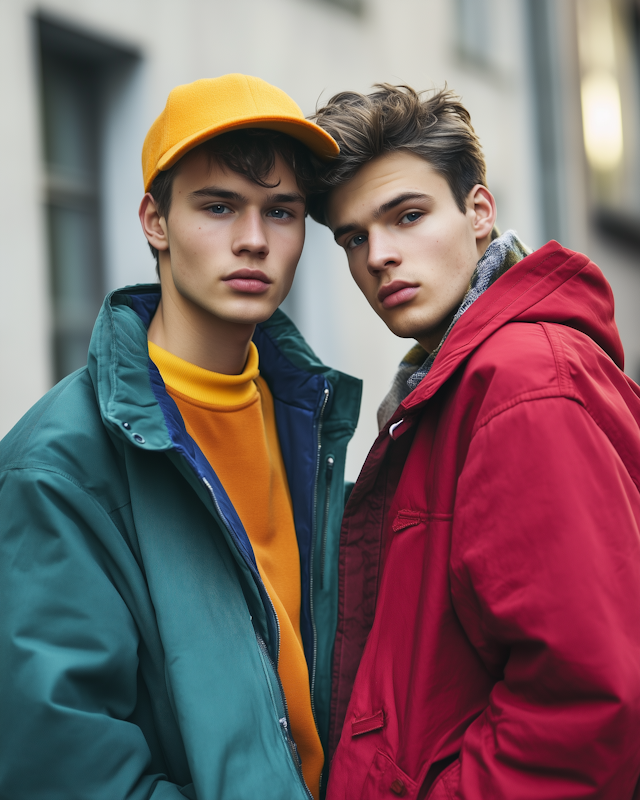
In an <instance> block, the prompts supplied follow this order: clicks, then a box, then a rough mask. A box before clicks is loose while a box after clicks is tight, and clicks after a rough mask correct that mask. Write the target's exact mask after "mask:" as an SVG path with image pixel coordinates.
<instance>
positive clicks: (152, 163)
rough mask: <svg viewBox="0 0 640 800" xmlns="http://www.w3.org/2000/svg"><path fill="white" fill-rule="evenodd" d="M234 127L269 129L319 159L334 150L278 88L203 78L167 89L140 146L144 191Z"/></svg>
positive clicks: (239, 78)
mask: <svg viewBox="0 0 640 800" xmlns="http://www.w3.org/2000/svg"><path fill="white" fill-rule="evenodd" d="M239 128H269V129H270V130H276V131H281V132H282V133H287V134H289V136H292V137H293V138H294V139H299V140H300V141H301V142H302V143H303V144H305V145H306V146H307V147H308V148H309V149H310V150H311V151H312V152H313V153H315V154H316V155H317V156H318V157H319V158H321V159H323V160H325V161H326V160H329V159H331V158H334V157H335V156H337V155H338V153H339V152H340V148H339V147H338V145H337V143H336V141H335V140H334V139H333V138H332V137H331V136H329V134H328V133H326V132H325V131H323V130H322V128H320V127H319V126H318V125H314V123H313V122H309V121H308V120H306V119H305V118H304V114H303V113H302V111H301V110H300V107H299V106H298V105H297V104H296V103H294V101H293V100H292V99H291V98H290V97H289V95H287V94H285V93H284V92H283V91H282V90H281V89H278V88H276V87H275V86H271V84H269V83H267V82H266V81H263V80H261V79H260V78H253V77H251V76H250V75H240V74H238V73H235V74H232V75H223V76H222V77H220V78H203V79H202V80H199V81H194V82H193V83H186V84H184V85H183V86H176V88H175V89H173V90H172V91H171V92H170V93H169V97H168V98H167V105H166V106H165V108H164V111H163V112H162V113H161V114H160V116H159V117H158V118H157V119H156V121H155V122H154V123H153V125H152V126H151V128H149V132H148V133H147V136H146V138H145V140H144V145H143V146H142V176H143V178H144V189H145V192H148V191H149V187H150V186H151V183H152V181H153V179H154V178H155V177H156V175H157V174H158V173H159V172H162V171H163V170H165V169H169V167H170V166H172V165H173V164H175V163H176V161H178V160H179V159H180V158H182V156H183V155H184V154H185V153H186V152H188V151H189V150H191V149H192V148H194V147H196V146H197V145H199V144H201V143H202V142H204V141H206V140H207V139H211V138H212V137H213V136H218V135H219V134H221V133H225V132H226V131H231V130H238V129H239Z"/></svg>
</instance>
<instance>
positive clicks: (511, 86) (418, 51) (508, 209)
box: [0, 0, 640, 479]
mask: <svg viewBox="0 0 640 800" xmlns="http://www.w3.org/2000/svg"><path fill="white" fill-rule="evenodd" d="M541 1H543V2H546V0H541ZM579 1H580V0H579ZM475 2H476V3H478V4H479V5H481V6H482V8H483V15H484V18H485V19H486V31H485V32H484V34H483V36H482V39H481V41H480V45H479V46H480V50H479V52H478V53H474V52H470V51H469V45H468V42H467V43H465V40H464V37H462V38H461V26H460V17H459V14H460V13H462V12H463V11H464V8H463V7H464V6H465V3H463V2H453V1H452V0H394V2H393V3H389V2H387V0H363V3H362V6H363V11H362V13H361V14H355V13H353V12H351V11H349V10H345V9H344V8H341V7H340V5H339V3H338V2H324V1H323V0H270V2H268V3H265V2H264V0H235V2H233V3H228V2H221V1H220V0H208V2H204V0H179V1H178V0H112V1H111V2H110V3H103V2H97V0H41V2H39V3H37V4H36V3H34V2H32V1H31V0H1V2H0V97H1V98H2V108H3V118H4V120H5V122H4V123H3V124H2V125H1V126H0V152H2V153H3V154H4V158H3V160H2V163H1V164H0V177H1V179H2V185H3V192H2V194H1V196H0V203H1V204H2V209H1V212H2V213H1V214H0V231H1V234H2V235H1V242H2V260H1V262H0V274H1V275H2V281H3V283H2V285H3V289H4V291H3V292H1V293H0V337H1V339H0V341H1V342H2V344H1V346H0V372H1V374H2V375H3V379H4V380H3V384H4V391H3V392H2V393H1V394H0V435H2V434H4V433H5V432H6V431H7V430H8V429H9V428H10V427H11V426H12V425H13V424H14V423H15V422H16V421H17V420H18V419H19V417H20V416H21V415H22V414H23V413H24V412H25V411H26V410H27V408H28V407H29V406H30V405H31V404H32V403H33V402H35V401H36V400H37V399H38V397H39V396H40V395H41V394H42V393H44V392H45V391H46V390H47V389H48V388H49V387H50V386H51V382H52V375H53V372H52V367H51V342H50V334H51V302H50V276H49V265H48V244H47V233H46V220H45V215H44V211H43V209H44V199H43V198H44V194H43V192H44V189H43V149H42V135H41V129H42V115H41V109H40V100H39V98H40V86H39V66H38V57H39V56H38V39H37V36H36V20H37V19H38V18H45V17H46V18H47V19H51V20H53V21H55V22H57V23H58V24H60V25H62V26H68V27H69V28H72V29H77V30H78V31H80V32H84V33H85V34H86V35H87V36H89V37H96V38H97V39H103V40H105V41H106V42H107V44H110V45H112V46H113V47H115V48H121V49H122V50H123V52H126V53H128V54H129V56H128V57H127V58H128V60H126V59H125V60H123V61H122V63H120V64H119V66H117V67H114V68H113V69H112V70H111V73H110V76H109V81H108V85H107V90H106V93H105V100H104V106H105V108H104V113H103V135H102V144H101V172H102V204H101V209H102V210H101V214H102V218H103V229H104V233H105V240H104V262H105V274H106V279H105V280H106V286H105V289H107V290H108V289H111V288H115V287H116V286H119V285H123V284H126V283H135V282H140V281H153V280H154V278H155V276H154V268H153V261H152V259H151V256H150V254H149V252H148V250H147V247H146V242H145V240H144V238H143V236H142V233H141V231H140V228H139V223H138V220H137V207H138V204H139V201H140V198H141V196H142V193H143V189H142V179H141V173H140V161H139V158H140V150H141V146H142V141H143V138H144V135H145V133H146V130H147V129H148V127H149V125H150V124H151V122H152V121H153V119H154V118H155V117H156V116H157V114H158V113H159V112H160V110H161V109H162V107H163V105H164V103H165V100H166V96H167V94H168V92H169V91H170V90H171V88H173V87H174V86H175V85H177V84H180V83H186V82H189V81H192V80H195V79H197V78H201V77H211V76H215V75H219V74H223V73H227V72H245V73H248V74H253V75H258V76H260V77H262V78H264V79H265V80H267V81H269V82H271V83H274V84H276V85H277V86H279V87H281V88H282V89H284V90H285V91H286V92H288V93H289V94H290V95H291V96H292V97H293V98H294V99H295V100H296V101H297V102H298V103H299V105H300V106H301V107H302V109H303V111H304V112H305V113H312V112H313V110H314V108H315V106H316V103H317V102H318V101H320V102H321V103H322V102H323V101H325V100H327V99H328V98H329V97H330V96H331V95H332V94H333V93H334V92H336V91H339V90H341V89H347V88H349V89H357V90H360V91H366V90H367V89H368V88H369V87H370V86H371V85H372V84H373V83H375V82H379V81H388V82H392V83H408V84H410V85H413V86H414V87H416V88H425V89H426V88H430V87H432V86H436V87H440V86H442V85H443V84H444V83H445V82H446V83H447V84H448V85H449V87H450V88H452V89H454V90H455V91H456V92H458V93H459V94H460V95H461V96H462V98H463V100H464V102H465V103H466V105H467V106H468V108H469V110H470V111H471V115H472V119H473V121H474V125H475V127H476V130H477V131H478V133H479V134H480V137H481V140H482V142H483V145H484V149H485V153H486V156H487V162H488V177H489V186H490V188H491V190H492V191H493V192H494V194H495V195H496V198H497V201H498V209H499V217H498V222H499V225H500V227H501V228H502V229H503V230H505V229H507V228H515V229H516V230H517V231H518V233H519V234H520V236H521V237H522V238H523V239H524V241H526V242H527V243H528V244H530V245H531V246H533V247H537V246H539V245H540V244H542V243H543V241H544V236H545V230H544V224H543V215H542V214H541V201H540V197H541V193H540V155H539V148H538V144H537V141H536V125H535V114H536V105H535V102H534V97H533V90H532V82H533V81H534V80H535V75H534V74H533V72H532V67H531V63H532V62H531V57H530V50H531V48H530V36H529V34H530V31H529V30H528V17H527V13H526V12H527V4H526V2H525V0H475ZM534 2H535V0H534ZM557 5H558V6H562V7H563V8H562V10H561V11H558V12H557V13H558V20H557V25H558V26H563V27H562V41H563V46H562V47H561V48H559V53H560V55H559V58H558V67H557V69H558V92H559V93H560V100H561V103H560V107H561V108H562V119H561V123H562V125H561V126H560V128H561V130H560V134H559V135H560V138H561V140H562V153H563V160H562V170H563V172H562V175H561V181H560V184H561V185H563V186H564V187H565V188H564V198H565V199H564V200H563V202H564V203H565V204H566V206H567V208H568V213H567V222H566V223H565V224H564V227H563V231H564V236H565V241H564V242H563V243H565V244H567V245H568V246H570V247H574V248H576V249H581V250H585V251H586V252H589V253H590V254H592V255H593V257H594V258H595V260H596V261H597V262H598V263H599V264H600V266H601V267H602V268H603V270H604V271H605V273H606V274H607V276H608V277H609V279H610V281H611V283H612V286H613V288H614V292H615V295H616V299H617V301H618V308H619V311H618V322H619V325H620V329H621V333H622V335H623V341H624V344H625V347H626V350H627V353H628V364H629V368H630V373H631V374H632V376H633V377H634V378H637V377H638V373H640V315H639V314H638V313H637V311H636V305H637V302H638V298H640V269H638V265H637V256H636V252H635V251H634V250H629V249H628V248H626V247H623V246H621V245H618V244H611V243H610V242H609V240H605V239H604V238H602V237H600V236H598V235H597V234H595V233H594V232H593V230H592V227H591V225H590V206H589V197H588V192H587V190H586V188H585V187H586V177H585V175H586V166H585V160H584V151H583V147H582V139H581V127H580V125H581V122H580V98H579V89H578V88H577V87H578V81H579V77H578V72H577V69H578V67H577V56H576V52H577V50H576V45H575V37H576V34H575V21H574V20H575V7H574V0H567V2H566V3H563V4H557ZM555 8H556V4H555V3H553V0H552V3H551V9H552V11H553V13H554V14H555V13H556V11H554V9H555ZM572 14H573V16H572ZM465 35H468V30H467V34H465ZM534 44H535V43H534ZM465 47H466V48H467V50H466V51H465ZM7 120H10V121H11V124H7ZM287 305H288V309H289V310H290V312H291V314H292V316H293V317H294V319H295V321H296V322H297V324H298V325H299V327H300V328H301V329H302V331H303V333H305V335H306V336H307V337H308V339H309V341H310V343H311V345H312V346H313V347H314V349H316V351H317V352H318V354H319V355H320V357H321V358H322V359H323V360H325V361H326V362H327V363H330V364H331V365H333V366H335V367H337V368H339V369H342V370H344V371H346V372H350V373H352V374H354V375H357V376H358V377H360V378H362V379H363V380H364V382H365V394H364V402H363V407H362V415H361V423H360V425H359V427H358V431H357V433H356V437H355V439H354V443H353V446H352V448H351V452H350V456H349V462H348V476H349V477H350V478H352V479H353V478H355V477H356V476H357V472H358V470H359V468H360V465H361V464H362V462H363V460H364V458H365V456H366V453H367V451H368V448H369V446H370V444H371V442H372V441H373V438H374V437H375V435H376V424H375V410H376V408H377V404H378V402H379V401H380V399H381V398H382V396H383V395H384V393H385V392H386V389H387V387H388V385H389V383H390V380H391V378H392V375H393V372H394V368H395V365H396V363H397V362H398V360H399V359H400V357H401V356H402V354H403V353H404V352H405V351H406V350H407V349H409V346H410V344H411V343H410V342H407V341H402V340H397V339H395V338H394V337H393V336H392V335H391V334H390V333H389V332H388V331H387V329H386V328H385V326H384V325H383V324H382V323H381V322H380V321H379V320H378V318H377V317H376V316H375V314H374V313H373V312H372V311H371V309H370V308H369V307H368V305H367V304H366V302H365V300H364V299H363V298H362V297H361V296H360V294H359V292H358V290H357V289H356V287H355V285H354V284H353V282H352V280H351V278H350V276H349V274H348V270H347V267H346V258H345V256H344V254H343V253H342V251H341V250H339V249H338V248H337V247H336V246H335V245H334V243H333V240H332V237H331V235H330V234H329V232H328V231H327V230H325V229H322V228H320V227H319V226H317V225H316V224H315V223H313V222H309V223H308V234H307V244H306V246H305V251H304V254H303V258H302V261H301V264H300V268H299V274H298V277H297V278H296V284H295V287H294V291H293V293H292V296H291V298H290V300H288V301H287Z"/></svg>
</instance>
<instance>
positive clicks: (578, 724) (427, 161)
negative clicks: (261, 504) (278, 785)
mask: <svg viewBox="0 0 640 800" xmlns="http://www.w3.org/2000/svg"><path fill="white" fill-rule="evenodd" d="M316 121H317V122H318V123H319V124H320V125H321V126H322V127H324V129H325V130H326V131H327V132H328V133H330V134H331V135H332V136H333V137H334V138H335V139H336V141H337V142H338V143H339V145H340V151H341V152H340V156H339V157H338V159H337V160H336V162H334V163H332V164H331V165H330V166H329V168H328V172H327V174H326V175H325V176H324V181H325V191H324V193H322V194H319V195H318V197H317V198H316V199H315V202H314V204H313V207H312V214H313V215H314V216H315V217H316V219H318V220H319V221H321V222H323V223H325V224H326V225H328V226H329V227H330V228H331V229H332V231H333V233H334V235H335V238H336V241H337V243H338V244H339V245H341V246H342V247H343V248H344V250H345V252H346V254H347V257H348V262H349V268H350V270H351V273H352V275H353V277H354V279H355V281H356V283H357V284H358V286H359V287H360V289H361V290H362V292H363V294H364V295H365V297H366V299H367V300H368V302H369V303H370V304H371V306H372V307H373V309H374V311H375V312H376V313H377V314H378V315H379V316H380V317H381V318H382V319H383V320H384V322H385V323H386V324H387V326H388V327H389V329H390V330H391V331H392V332H393V333H394V334H396V335H397V336H401V337H406V338H410V339H415V340H417V342H418V344H417V345H416V346H415V347H414V348H413V349H412V350H411V351H410V352H409V353H408V355H407V357H406V359H405V361H404V362H403V363H402V364H401V366H400V371H399V373H398V376H397V378H396V380H395V382H394V385H393V387H392V389H391V392H390V394H389V396H388V397H387V398H386V400H385V401H384V402H383V404H382V406H381V409H380V414H379V423H380V435H379V437H378V439H377V441H376V442H375V444H374V446H373V448H372V450H371V452H370V454H369V457H368V459H367V461H366V463H365V465H364V467H363V469H362V473H361V475H360V478H359V480H358V482H357V484H356V486H355V488H354V490H353V493H352V494H351V497H350V500H349V503H348V506H347V509H346V514H345V518H344V522H343V528H342V535H341V560H340V606H339V622H338V634H337V639H336V645H335V653H334V666H333V674H334V687H333V697H332V723H331V726H332V727H331V734H330V736H331V740H332V742H330V750H331V751H334V750H335V755H334V758H333V763H332V767H331V773H330V778H329V787H328V795H327V796H328V798H329V800H339V798H344V799H345V800H353V799H354V798H367V800H375V798H391V797H393V796H398V797H405V798H430V800H440V799H442V800H444V799H445V798H449V799H450V800H453V798H456V800H525V798H526V799H527V800H541V798H553V799H554V800H560V798H569V797H571V798H578V797H579V798H593V799H595V798H608V800H630V799H631V798H633V797H639V796H640V791H639V790H638V788H637V787H638V779H639V776H640V735H639V731H640V494H639V492H638V486H639V485H640V430H639V422H640V389H639V388H638V387H637V386H636V385H635V384H634V383H633V382H632V381H631V380H629V378H627V377H626V376H625V375H624V373H623V372H622V367H623V352H622V345H621V342H620V337H619V335H618V331H617V328H616V324H615V322H614V317H613V297H612V294H611V289H610V287H609V285H608V284H607V282H606V280H605V279H604V277H603V275H602V273H601V272H600V270H599V269H598V267H597V266H596V265H595V264H593V263H592V262H591V261H590V260H589V259H588V258H587V257H586V256H584V255H581V254H579V253H574V252H571V251H570V250H566V249H565V248H563V247H562V246H561V245H559V244H558V243H557V242H553V241H552V242H549V243H548V244H547V245H545V246H544V247H543V248H541V249H540V250H538V251H536V252H534V253H530V252H529V251H528V249H527V248H526V247H525V246H524V245H523V244H522V243H521V242H520V241H519V239H518V237H517V236H516V234H515V233H514V232H513V231H508V232H507V233H505V234H503V235H502V236H499V235H498V233H497V231H496V230H495V227H494V223H495V218H496V207H495V201H494V199H493V197H492V195H491V194H490V192H489V190H488V189H487V187H486V177H485V163H484V158H483V155H482V151H481V148H480V144H479V142H478V139H477V136H476V135H475V132H474V130H473V128H472V126H471V122H470V118H469V114H468V112H467V111H466V109H465V108H464V107H463V106H462V105H461V104H460V102H459V100H458V98H457V97H456V96H455V95H453V94H452V93H451V92H448V91H442V92H437V93H435V94H433V95H432V96H429V97H427V98H426V99H423V98H422V97H421V96H419V95H418V94H417V93H415V92H414V91H413V90H411V89H409V88H407V87H393V86H388V85H381V86H379V87H377V89H376V91H374V92H373V93H372V94H370V95H368V96H363V95H359V94H356V93H351V92H345V93H342V94H339V95H337V96H336V97H334V98H333V99H332V100H331V101H330V102H329V104H328V105H327V106H326V107H325V108H323V109H322V110H321V111H319V112H318V114H317V116H316ZM330 755H331V753H329V757H330Z"/></svg>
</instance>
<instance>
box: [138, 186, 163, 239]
mask: <svg viewBox="0 0 640 800" xmlns="http://www.w3.org/2000/svg"><path fill="white" fill-rule="evenodd" d="M138 216H139V217H140V224H141V225H142V230H143V231H144V235H145V236H146V237H147V241H148V242H149V244H150V245H151V246H152V247H155V248H156V250H168V249H169V238H168V236H167V222H166V220H165V218H164V217H161V216H160V215H159V214H158V209H157V207H156V201H155V200H154V199H153V197H152V196H151V195H150V194H149V192H147V193H146V194H145V196H144V197H143V198H142V202H141V203H140V208H139V210H138Z"/></svg>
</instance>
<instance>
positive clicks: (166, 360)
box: [149, 341, 260, 407]
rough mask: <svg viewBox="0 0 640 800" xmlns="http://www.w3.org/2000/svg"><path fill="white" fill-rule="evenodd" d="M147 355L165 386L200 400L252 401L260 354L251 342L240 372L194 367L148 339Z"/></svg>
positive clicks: (235, 403)
mask: <svg viewBox="0 0 640 800" xmlns="http://www.w3.org/2000/svg"><path fill="white" fill-rule="evenodd" d="M149 357H150V358H151V360H152V361H153V363H154V364H155V365H156V367H157V368H158V371H159V372H160V375H161V376H162V380H163V381H164V382H165V385H166V386H167V387H169V388H171V389H173V390H174V391H176V392H179V393H180V394H181V395H184V396H185V397H187V398H189V399H191V400H195V401H197V402H199V403H206V404H208V405H215V406H227V407H228V406H240V405H244V404H246V403H247V402H249V401H250V400H252V399H253V398H254V397H255V396H256V393H257V391H258V390H257V387H256V384H255V380H256V378H257V377H258V375H259V374H260V370H259V369H258V364H259V357H258V348H257V347H256V346H255V344H254V343H253V342H251V343H250V345H249V356H248V358H247V363H246V364H245V367H244V370H243V371H242V372H241V373H240V375H223V374H221V373H219V372H211V371H210V370H208V369H203V368H202V367H197V366H196V365H195V364H190V363H189V362H188V361H184V360H183V359H182V358H179V357H178V356H175V355H173V353H170V352H169V351H168V350H164V349H163V348H162V347H159V346H158V345H157V344H154V343H153V342H151V341H150V342H149Z"/></svg>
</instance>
